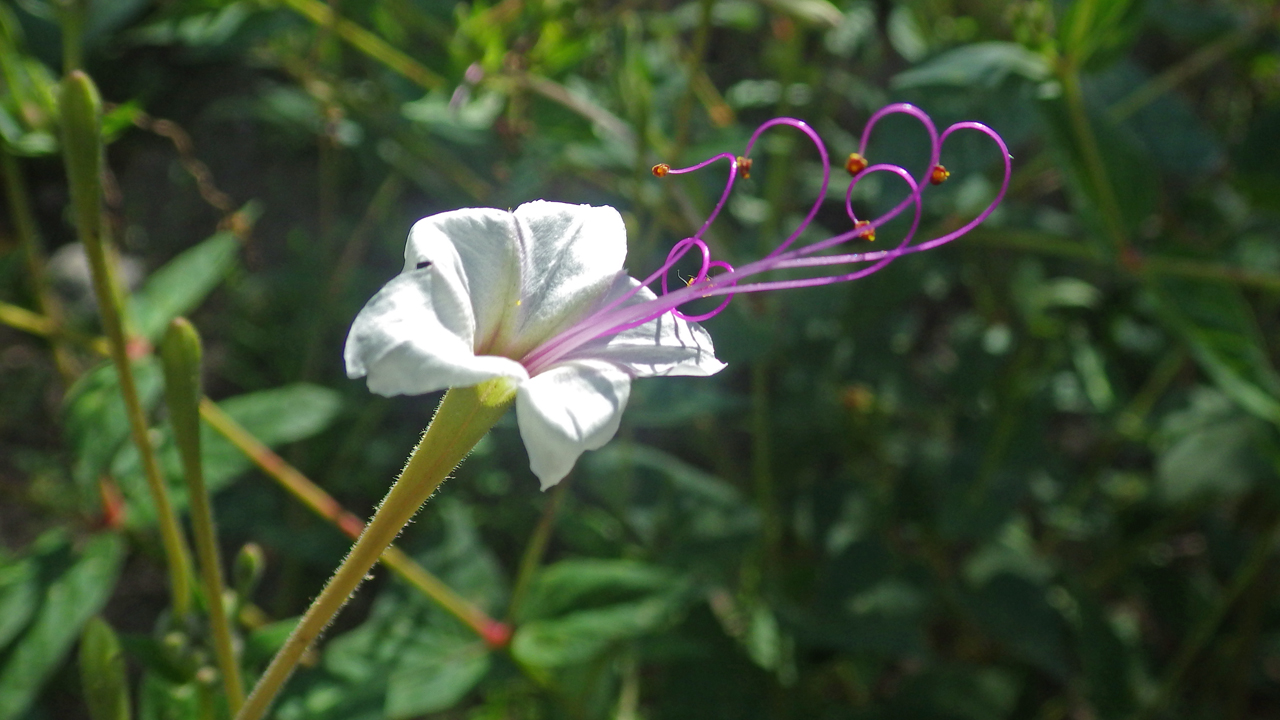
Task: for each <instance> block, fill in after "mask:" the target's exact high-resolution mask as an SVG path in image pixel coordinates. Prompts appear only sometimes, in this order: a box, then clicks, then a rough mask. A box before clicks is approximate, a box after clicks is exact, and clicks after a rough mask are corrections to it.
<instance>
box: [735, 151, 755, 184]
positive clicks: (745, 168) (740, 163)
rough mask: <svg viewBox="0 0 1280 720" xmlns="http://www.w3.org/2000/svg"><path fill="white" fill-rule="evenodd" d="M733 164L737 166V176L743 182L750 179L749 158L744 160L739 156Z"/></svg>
mask: <svg viewBox="0 0 1280 720" xmlns="http://www.w3.org/2000/svg"><path fill="white" fill-rule="evenodd" d="M734 164H735V165H736V166H737V168H738V174H739V175H741V176H742V179H743V180H746V179H747V178H749V177H751V158H745V157H742V156H741V155H739V156H738V159H737V161H736V162H735V163H734Z"/></svg>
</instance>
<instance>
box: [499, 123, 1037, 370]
mask: <svg viewBox="0 0 1280 720" xmlns="http://www.w3.org/2000/svg"><path fill="white" fill-rule="evenodd" d="M895 113H900V114H906V115H910V116H911V117H914V118H916V119H917V120H919V121H920V122H921V124H923V125H924V127H925V130H926V132H928V134H929V140H930V146H931V147H930V155H929V165H928V167H926V168H925V171H924V173H923V174H922V175H921V177H920V178H916V177H914V176H913V175H911V173H910V172H909V171H907V170H906V169H905V168H902V167H900V166H897V165H891V164H887V163H880V164H877V165H873V166H870V167H867V168H864V169H863V170H861V171H859V172H858V173H857V174H855V175H854V176H853V178H852V179H851V180H850V183H849V189H848V191H847V192H846V194H845V211H846V213H847V214H848V215H849V217H850V219H851V220H853V221H854V223H855V224H856V223H857V222H858V219H857V216H856V214H855V213H854V212H853V205H852V196H853V188H854V187H855V186H856V185H857V184H858V183H859V182H861V181H862V179H864V178H865V177H867V176H869V175H870V174H871V173H873V172H888V173H891V174H894V175H897V176H898V177H900V178H902V180H903V181H904V182H906V183H907V185H908V187H909V188H910V192H909V193H908V194H907V197H905V198H904V199H903V200H902V201H901V202H900V203H898V205H896V206H895V207H894V208H893V209H891V210H889V211H888V212H886V213H884V214H882V215H880V216H879V217H877V218H876V219H874V220H872V221H870V222H869V223H867V224H864V225H856V226H855V227H854V228H853V229H852V230H849V231H846V232H843V233H840V234H838V235H835V236H833V237H830V238H828V239H826V240H822V241H819V242H815V243H809V244H807V245H804V246H803V247H800V248H796V249H789V248H790V246H791V245H792V244H793V243H794V242H795V241H796V239H797V238H799V236H800V235H801V233H803V232H804V230H805V229H806V228H807V227H808V226H809V225H810V224H811V223H812V222H813V219H814V218H815V217H816V216H817V213H818V211H819V209H820V208H821V206H822V203H823V202H824V201H825V199H826V193H827V187H828V184H829V182H830V163H829V156H828V154H827V150H826V147H825V145H823V143H822V140H821V138H820V137H819V136H818V134H817V133H816V132H814V131H813V129H812V128H810V127H809V125H808V124H807V123H804V122H803V121H800V120H796V119H794V118H775V119H773V120H770V121H768V122H766V123H764V124H762V125H761V126H760V127H758V128H757V129H756V131H755V132H754V133H753V134H752V135H751V138H750V140H749V141H748V142H747V146H746V149H745V150H744V153H743V155H744V157H747V156H749V155H750V152H751V149H752V147H754V145H755V143H756V141H757V140H758V139H759V138H760V136H761V134H762V133H763V132H764V131H765V130H767V129H769V128H771V127H773V126H775V125H788V126H790V127H793V128H796V129H798V130H800V131H801V132H803V133H804V134H805V135H806V136H808V137H809V138H810V140H812V141H813V143H814V145H815V146H816V147H817V148H818V152H819V154H820V155H821V156H822V161H823V181H822V189H821V192H820V193H819V195H818V198H817V199H816V200H815V202H814V204H813V206H812V207H811V208H810V210H809V213H808V215H806V216H805V218H804V220H803V221H802V222H801V224H800V225H799V226H798V227H797V228H796V230H795V231H793V232H792V233H791V235H790V236H788V237H787V239H786V240H784V241H783V242H782V243H781V244H779V245H778V246H777V247H775V248H774V249H773V251H772V252H770V253H769V254H768V255H765V256H764V257H763V258H761V259H759V260H756V261H754V262H751V263H748V264H746V265H744V266H742V267H740V268H736V269H735V268H734V267H733V266H731V265H730V264H729V263H727V262H724V261H722V260H712V259H711V253H710V249H709V248H708V247H707V245H706V243H705V242H703V240H702V234H703V233H704V232H706V230H707V228H708V227H709V226H710V225H711V223H712V221H714V220H715V218H716V217H717V216H718V215H719V213H720V211H721V210H722V209H723V208H724V206H725V204H726V202H727V201H728V198H729V193H730V192H731V191H732V189H733V182H734V179H735V178H736V176H737V174H738V166H737V158H736V156H734V155H732V154H730V153H721V154H720V155H716V156H714V157H712V158H709V159H707V160H705V161H703V162H701V163H698V164H697V165H693V166H690V167H688V168H682V169H678V170H669V171H668V172H669V174H673V175H675V174H683V173H688V172H693V171H695V170H700V169H702V168H705V167H707V166H708V165H710V164H712V163H714V162H716V161H718V160H724V159H728V160H730V161H731V162H732V163H733V164H732V166H731V168H730V172H729V178H728V182H727V183H726V184H725V190H724V192H723V193H722V194H721V196H720V200H719V202H718V203H716V206H715V208H714V210H713V211H712V213H711V215H710V217H708V218H707V221H706V222H704V223H703V224H702V227H700V228H699V229H698V232H697V233H695V234H694V235H693V236H692V237H688V238H684V239H683V240H681V241H680V242H678V243H676V244H675V245H674V246H673V247H672V248H671V251H670V252H668V254H667V260H666V262H665V263H663V264H662V265H661V266H660V267H659V268H658V269H657V270H655V271H654V272H653V273H652V274H651V275H649V277H648V278H646V279H645V280H644V281H643V282H642V283H640V284H639V285H637V286H636V287H635V288H632V289H631V290H630V291H628V292H627V293H625V294H623V296H621V297H619V298H617V299H615V300H613V301H611V302H610V303H608V304H607V305H606V306H604V307H602V308H600V309H599V310H597V311H596V312H594V313H592V314H591V315H590V316H589V317H587V318H585V319H584V320H583V321H582V322H580V323H578V324H577V325H576V326H575V327H574V328H573V329H570V330H569V331H567V332H565V333H564V334H562V335H560V336H558V337H555V338H551V339H550V340H548V341H547V342H545V343H543V345H541V346H540V347H538V348H535V349H534V350H533V351H532V352H531V353H529V354H528V355H526V356H525V358H524V359H523V362H524V364H525V366H526V367H527V368H528V369H529V371H530V373H531V374H536V373H537V372H539V371H540V370H542V369H543V368H546V367H548V366H550V365H551V364H553V363H555V362H558V361H559V360H560V359H561V358H563V357H565V356H566V355H568V354H569V353H571V352H573V351H574V350H575V349H576V348H578V347H579V346H581V345H582V344H583V343H585V342H588V341H589V340H591V339H593V338H597V337H605V336H609V335H615V334H617V333H621V332H624V331H626V330H630V329H632V328H635V327H639V326H640V325H643V324H645V323H648V322H651V321H652V320H654V319H656V318H658V317H661V316H662V315H664V314H665V313H667V312H671V313H672V314H674V315H675V316H676V317H678V318H681V319H684V320H687V321H691V322H700V321H702V320H706V319H708V318H711V317H714V316H715V315H717V314H719V313H720V312H722V311H723V310H724V309H725V308H726V307H728V305H729V302H730V301H731V300H732V299H733V297H734V296H735V295H737V294H738V293H749V292H762V291H766V290H781V289H790V288H803V287H818V286H822V285H830V284H834V283H838V282H847V281H850V280H856V279H859V278H862V277H865V276H867V275H870V274H872V273H874V272H877V271H879V270H881V269H882V268H884V267H885V266H886V265H888V264H889V263H890V262H892V261H893V260H895V259H897V258H899V257H902V256H903V255H910V254H914V253H918V252H924V251H925V250H930V249H932V248H935V247H938V246H940V245H944V244H946V243H948V242H951V241H952V240H954V239H956V238H958V237H960V236H961V235H964V234H965V233H967V232H969V231H970V230H972V229H973V228H975V227H977V226H978V225H979V224H980V223H982V222H983V221H984V220H986V219H987V218H988V217H990V215H991V213H993V212H994V211H995V209H996V207H997V206H999V204H1000V202H1001V201H1002V200H1003V199H1004V196H1005V194H1006V193H1007V192H1008V189H1009V180H1010V177H1011V176H1012V172H1013V167H1012V162H1011V157H1010V155H1009V148H1008V146H1007V145H1006V144H1005V142H1004V139H1003V138H1001V137H1000V135H999V134H998V133H996V131H994V130H992V129H991V128H990V127H988V126H986V125H984V124H982V123H978V122H958V123H955V124H953V125H951V126H949V127H947V128H946V130H944V131H943V132H942V133H941V134H939V133H938V131H937V128H936V126H934V124H933V121H932V120H931V119H930V118H929V116H928V115H926V114H925V113H924V111H923V110H920V109H919V108H917V107H915V106H914V105H909V104H907V103H895V104H893V105H888V106H885V107H883V108H881V109H880V110H878V111H877V112H875V113H874V114H873V115H872V116H871V118H870V119H868V120H867V124H866V125H865V126H864V128H863V133H862V138H861V140H860V143H859V146H858V148H859V153H865V152H866V149H867V143H868V140H869V138H870V136H871V131H872V130H873V129H874V127H875V125H876V123H878V122H879V121H880V120H881V119H883V118H884V117H886V116H888V115H891V114H895ZM960 130H975V131H977V132H981V133H983V134H984V135H986V136H987V137H989V138H991V139H992V141H994V142H995V143H996V146H997V147H998V148H999V149H1000V154H1001V160H1002V162H1003V163H1004V178H1003V179H1002V180H1001V183H1000V190H999V192H997V193H996V195H995V197H994V198H993V199H992V201H991V203H990V204H989V205H987V207H986V208H985V209H983V211H982V212H981V213H979V214H978V215H977V216H976V217H974V218H973V219H972V220H970V221H969V222H967V223H965V224H964V225H962V226H960V227H959V228H957V229H955V230H952V231H951V232H948V233H946V234H944V235H941V236H939V237H936V238H933V239H932V240H928V241H925V242H921V243H917V244H915V245H912V244H911V241H912V240H913V239H914V237H915V234H916V232H917V231H918V230H919V227H920V222H921V217H922V214H923V200H922V197H921V196H922V194H923V192H924V189H925V188H926V187H927V186H928V184H929V183H928V181H929V177H930V173H932V171H933V169H934V168H935V167H936V166H938V165H939V160H940V159H941V154H942V145H943V144H944V143H945V142H946V141H947V139H948V138H949V137H950V136H951V135H952V134H953V133H955V132H958V131H960ZM909 205H914V206H915V212H914V214H913V218H912V222H911V227H910V228H909V229H908V231H907V233H906V235H905V236H904V237H903V239H902V240H901V242H900V243H899V244H898V245H897V247H895V248H893V249H890V250H876V251H872V252H861V253H845V254H837V255H815V253H818V252H820V251H822V250H826V249H828V248H832V247H835V246H837V245H841V244H843V243H847V242H849V241H850V240H852V239H854V238H857V237H860V236H863V235H865V234H866V233H867V232H868V231H869V230H874V229H876V228H878V227H880V226H881V225H884V224H885V223H887V222H889V221H891V220H893V219H894V218H896V217H897V216H898V215H900V214H901V213H902V212H903V211H905V210H906V208H907V207H908V206H909ZM694 247H697V248H698V250H699V252H700V253H701V254H702V263H701V267H700V269H699V272H698V275H697V277H695V278H694V279H693V280H691V281H690V282H689V283H688V285H687V286H686V287H683V288H678V289H676V290H669V288H668V275H669V274H670V271H671V268H672V267H674V266H675V265H676V263H678V262H679V261H680V260H682V259H683V258H684V256H685V255H687V254H688V253H689V251H690V250H692V249H693V248H694ZM861 263H871V265H869V266H867V267H864V268H862V269H860V270H855V271H852V272H849V273H844V274H839V275H824V276H818V277H810V278H800V279H793V280H769V281H763V282H755V283H748V284H739V283H740V281H741V280H745V279H746V278H749V277H753V276H756V275H760V274H763V273H765V272H768V271H771V270H796V269H803V268H820V267H829V266H836V265H855V264H861ZM712 268H718V269H721V270H723V271H724V272H721V273H719V274H716V275H711V274H710V270H711V269H712ZM658 280H661V283H662V294H661V295H659V296H658V297H657V298H655V299H654V300H651V301H649V302H645V303H638V304H634V305H630V306H627V307H621V306H622V305H623V304H624V303H625V302H627V301H628V300H630V299H631V298H632V297H634V296H635V294H636V293H637V292H639V290H640V288H641V287H648V286H649V285H652V284H653V283H654V282H655V281H658ZM711 297H723V298H724V300H722V301H721V303H720V304H719V305H718V306H717V307H716V308H714V309H713V310H711V311H710V312H707V313H703V314H700V315H687V314H685V313H682V312H680V310H679V308H680V306H682V305H685V304H686V303H689V302H692V301H694V300H698V299H703V298H711Z"/></svg>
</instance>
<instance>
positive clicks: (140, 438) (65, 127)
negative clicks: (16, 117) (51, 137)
mask: <svg viewBox="0 0 1280 720" xmlns="http://www.w3.org/2000/svg"><path fill="white" fill-rule="evenodd" d="M59 105H60V107H61V111H62V152H63V159H64V161H65V162H66V167H67V179H68V182H69V184H70V187H71V204H72V209H73V211H74V216H75V221H76V231H77V232H78V234H79V236H80V242H82V243H83V244H84V250H85V255H87V256H88V259H89V268H90V271H91V273H92V275H93V291H94V294H95V296H96V297H97V300H98V311H99V313H101V315H102V329H103V330H104V331H105V332H106V335H107V344H108V346H109V349H110V354H111V362H112V363H113V364H114V365H115V368H116V374H117V375H118V376H119V379H120V393H121V395H123V396H124V404H125V409H126V412H127V415H128V418H129V434H130V435H131V436H132V438H133V444H134V445H135V446H137V448H138V455H139V456H140V457H141V459H142V469H143V474H144V475H145V476H146V479H147V486H148V488H149V489H150V491H151V499H152V502H154V503H155V506H156V517H157V521H158V524H159V526H160V540H161V542H162V543H163V545H164V554H165V561H166V562H167V563H168V571H169V586H170V593H171V596H172V602H173V611H174V614H175V615H176V616H178V617H181V616H183V615H186V613H187V611H188V610H189V609H190V607H191V560H190V555H189V554H188V551H187V545H186V541H185V540H184V539H183V537H182V528H181V526H180V525H179V524H178V516H177V513H175V512H174V509H173V504H172V503H171V502H170V501H169V489H168V486H167V485H165V481H164V477H163V476H162V475H161V474H160V463H159V462H158V461H157V460H156V454H155V449H154V448H153V447H152V446H151V439H150V437H149V436H148V434H147V416H146V412H145V411H143V409H142V403H141V402H140V401H139V399H138V387H137V385H136V384H135V383H134V379H133V370H132V368H131V367H130V362H129V345H128V338H127V337H126V335H125V330H124V309H123V301H122V298H121V295H120V293H119V292H117V290H116V282H115V280H114V277H113V274H112V272H111V263H110V262H109V261H108V259H107V247H106V241H105V240H104V238H103V237H102V179H101V177H102V176H101V173H102V101H101V100H100V99H99V97H98V89H97V88H96V87H95V86H94V84H93V81H92V80H90V79H89V76H88V75H86V74H85V73H83V72H81V71H79V70H76V71H74V72H71V73H70V74H68V75H67V76H66V78H64V79H63V81H62V88H61V97H60V103H59Z"/></svg>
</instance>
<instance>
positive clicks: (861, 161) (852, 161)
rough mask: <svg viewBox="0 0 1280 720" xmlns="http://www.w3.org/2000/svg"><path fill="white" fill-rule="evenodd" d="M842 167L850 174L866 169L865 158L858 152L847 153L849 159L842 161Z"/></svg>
mask: <svg viewBox="0 0 1280 720" xmlns="http://www.w3.org/2000/svg"><path fill="white" fill-rule="evenodd" d="M844 169H845V171H846V172H848V173H849V174H850V175H857V174H858V173H860V172H862V171H863V170H866V169H867V159H866V158H864V157H862V156H861V155H859V154H858V153H856V152H855V153H849V159H848V160H845V161H844Z"/></svg>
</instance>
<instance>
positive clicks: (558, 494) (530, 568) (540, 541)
mask: <svg viewBox="0 0 1280 720" xmlns="http://www.w3.org/2000/svg"><path fill="white" fill-rule="evenodd" d="M572 479H573V475H570V476H569V477H567V478H565V479H564V480H561V481H560V482H559V483H558V484H557V485H556V486H555V489H553V490H552V491H551V498H550V500H548V501H547V504H546V507H544V508H543V509H542V517H541V518H539V519H538V525H537V527H535V528H534V529H533V535H531V536H530V537H529V544H528V545H526V546H525V550H524V555H523V556H521V558H520V569H519V570H518V571H517V572H516V582H515V589H513V590H512V591H511V602H509V603H507V620H513V619H514V618H515V617H516V616H517V615H518V614H519V613H520V605H521V603H523V602H524V598H525V596H526V595H528V594H529V585H530V584H531V583H532V582H533V574H534V571H536V570H537V569H538V566H539V565H541V564H542V558H543V556H545V555H546V553H547V543H548V542H550V540H551V530H552V529H553V528H554V527H555V520H556V515H557V514H558V513H559V512H560V508H561V506H563V505H564V496H565V495H566V494H567V492H568V489H569V481H570V480H572Z"/></svg>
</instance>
